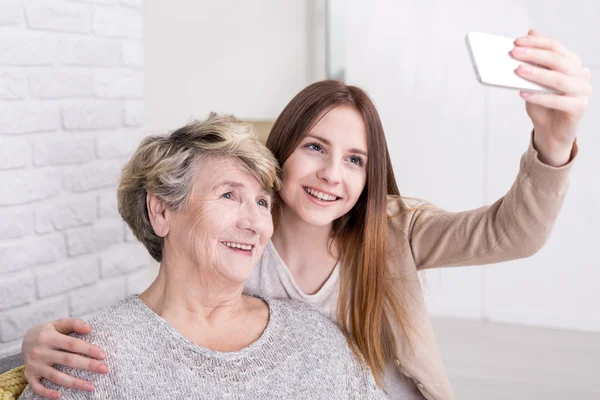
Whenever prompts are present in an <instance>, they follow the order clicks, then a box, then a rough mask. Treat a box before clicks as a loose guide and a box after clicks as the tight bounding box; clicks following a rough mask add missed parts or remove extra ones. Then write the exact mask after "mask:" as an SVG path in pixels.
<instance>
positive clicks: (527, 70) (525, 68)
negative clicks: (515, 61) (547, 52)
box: [517, 64, 532, 74]
mask: <svg viewBox="0 0 600 400" xmlns="http://www.w3.org/2000/svg"><path fill="white" fill-rule="evenodd" d="M517 69H518V70H519V71H520V72H524V73H526V74H529V73H531V71H532V69H531V67H530V66H529V65H525V64H521V65H519V68H517Z"/></svg>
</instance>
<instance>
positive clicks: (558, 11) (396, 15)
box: [346, 0, 600, 331]
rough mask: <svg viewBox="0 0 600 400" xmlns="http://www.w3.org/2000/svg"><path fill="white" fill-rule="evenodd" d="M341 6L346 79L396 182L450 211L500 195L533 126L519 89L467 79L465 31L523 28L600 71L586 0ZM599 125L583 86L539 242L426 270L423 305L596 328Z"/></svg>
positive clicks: (599, 31)
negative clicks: (555, 208)
mask: <svg viewBox="0 0 600 400" xmlns="http://www.w3.org/2000/svg"><path fill="white" fill-rule="evenodd" d="M347 13H348V20H347V29H346V32H347V42H346V43H347V47H346V57H347V58H346V62H347V66H346V78H347V81H348V82H349V83H354V84H358V85H359V86H362V87H364V88H365V89H366V90H367V91H368V92H369V94H370V95H371V96H372V97H373V99H374V101H375V103H376V105H377V106H378V109H379V111H380V113H381V116H382V119H383V122H384V127H385V129H386V135H387V138H388V143H389V145H390V148H391V149H390V151H391V153H392V160H393V164H394V168H395V171H396V177H397V179H398V183H399V186H400V189H401V191H402V192H403V194H404V195H408V196H414V197H419V198H424V199H427V200H429V201H431V202H433V203H435V204H437V205H439V206H441V207H444V208H447V209H449V210H456V211H458V210H463V209H469V208H474V207H478V206H481V205H484V204H488V203H491V202H493V201H495V200H496V199H497V198H499V197H500V196H502V195H503V194H504V193H505V192H506V191H507V190H508V188H509V187H510V185H511V183H512V181H513V179H514V178H515V176H516V173H517V170H518V160H519V157H520V155H521V154H522V153H523V152H524V151H525V150H526V148H527V144H528V140H529V133H530V130H531V122H530V120H529V119H528V117H527V115H526V113H525V106H524V103H523V101H522V100H521V99H520V98H519V96H518V94H517V92H513V91H506V90H502V89H487V88H484V87H483V86H480V85H479V84H478V83H477V82H476V80H475V76H474V73H473V68H472V67H471V65H470V62H469V57H468V53H467V50H466V47H465V42H464V36H465V34H466V33H467V32H469V31H483V32H490V33H496V34H501V35H506V36H514V37H516V36H519V35H524V34H526V33H527V30H528V29H529V28H530V27H533V28H536V29H538V30H540V31H541V32H542V33H543V34H546V35H550V36H554V37H557V38H559V39H560V40H561V41H562V42H563V43H564V44H565V45H567V46H568V47H569V48H570V49H572V50H573V51H574V52H576V53H578V54H579V55H580V56H581V57H582V58H583V60H584V62H585V63H586V64H587V65H588V66H590V67H592V73H593V75H596V76H594V79H593V82H592V84H594V83H595V82H598V76H597V75H600V53H598V52H597V43H596V40H595V39H593V38H598V37H600V27H599V26H598V24H597V23H596V22H597V21H598V20H600V3H598V2H595V1H594V2H593V1H583V0H577V1H570V2H547V1H537V0H536V1H534V0H526V1H519V2H509V3H507V2H481V1H476V0H461V1H452V2H447V1H446V2H442V1H428V2H415V1H397V0H394V1H392V0H377V1H373V2H368V3H367V2H363V1H358V0H353V1H349V2H348V9H347ZM594 81H595V82H594ZM596 86H597V85H596ZM595 97H598V96H595ZM599 130H600V101H599V99H597V98H594V96H593V97H592V99H591V101H590V104H589V109H588V112H587V115H586V117H585V120H584V122H583V124H582V126H581V133H580V139H579V143H580V147H581V152H580V155H579V157H578V160H577V163H576V166H575V168H574V170H573V174H572V185H571V190H570V193H569V195H568V198H567V201H566V204H565V207H564V210H563V212H562V214H561V216H560V218H559V220H558V222H557V224H556V227H555V230H554V232H553V235H552V237H551V239H550V241H549V242H548V244H547V246H546V247H545V248H544V249H543V250H542V251H541V252H540V253H538V254H537V255H535V256H534V257H532V258H530V259H526V260H521V261H515V262H509V263H504V264H501V265H495V266H487V267H472V268H454V269H445V270H438V271H432V272H429V273H428V274H427V278H426V286H427V289H426V292H427V293H428V295H427V302H428V307H429V309H430V312H431V313H432V314H434V315H445V316H459V317H470V318H478V319H479V318H481V319H489V320H493V321H508V322H517V323H523V324H534V325H543V326H551V327H560V328H572V329H581V330H592V331H600V292H599V291H598V290H597V287H598V282H600V261H599V257H598V256H597V254H596V248H597V242H598V239H600V228H599V227H600V181H599V180H598V178H597V176H596V174H597V171H600V159H599V158H597V155H598V154H599V153H600V136H599V135H598V134H597V132H598V131H599Z"/></svg>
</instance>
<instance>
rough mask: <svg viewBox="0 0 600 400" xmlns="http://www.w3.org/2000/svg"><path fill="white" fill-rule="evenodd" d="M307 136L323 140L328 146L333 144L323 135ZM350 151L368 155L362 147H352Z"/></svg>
mask: <svg viewBox="0 0 600 400" xmlns="http://www.w3.org/2000/svg"><path fill="white" fill-rule="evenodd" d="M306 137H311V138H313V139H317V140H320V141H321V142H323V143H325V144H326V145H327V146H331V142H330V141H329V140H327V139H325V138H323V137H321V136H317V135H311V134H309V135H306ZM350 152H351V153H357V154H360V155H363V156H365V157H367V152H366V151H364V150H361V149H357V148H352V149H350Z"/></svg>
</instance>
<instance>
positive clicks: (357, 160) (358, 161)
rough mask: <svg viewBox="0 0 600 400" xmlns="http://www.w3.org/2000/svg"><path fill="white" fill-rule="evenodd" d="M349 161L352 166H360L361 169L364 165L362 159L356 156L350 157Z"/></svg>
mask: <svg viewBox="0 0 600 400" xmlns="http://www.w3.org/2000/svg"><path fill="white" fill-rule="evenodd" d="M349 160H350V162H351V163H352V164H356V165H358V166H361V167H362V166H363V165H364V164H365V163H364V161H363V159H362V158H361V157H358V156H350V158H349Z"/></svg>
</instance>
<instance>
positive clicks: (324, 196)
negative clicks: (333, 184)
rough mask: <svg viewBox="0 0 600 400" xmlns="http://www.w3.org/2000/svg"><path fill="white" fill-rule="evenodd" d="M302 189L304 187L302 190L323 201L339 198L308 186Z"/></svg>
mask: <svg viewBox="0 0 600 400" xmlns="http://www.w3.org/2000/svg"><path fill="white" fill-rule="evenodd" d="M302 189H304V191H305V192H306V193H308V194H310V195H311V196H313V197H315V198H317V199H319V200H323V201H331V202H333V201H336V200H338V199H339V197H336V196H333V195H330V194H327V193H323V192H319V191H318V190H315V189H311V188H309V187H304V186H303V187H302Z"/></svg>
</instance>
